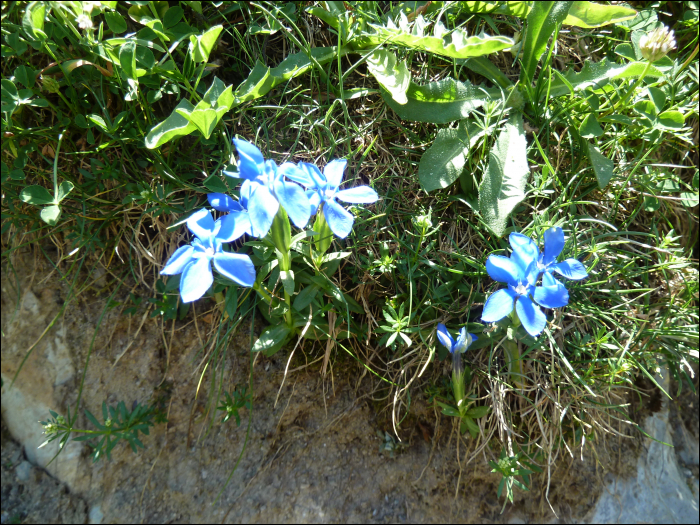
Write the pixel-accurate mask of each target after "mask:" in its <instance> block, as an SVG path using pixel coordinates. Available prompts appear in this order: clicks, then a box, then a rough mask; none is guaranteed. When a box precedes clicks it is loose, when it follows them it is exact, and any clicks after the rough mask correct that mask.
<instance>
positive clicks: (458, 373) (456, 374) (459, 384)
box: [452, 352, 466, 416]
mask: <svg viewBox="0 0 700 525" xmlns="http://www.w3.org/2000/svg"><path fill="white" fill-rule="evenodd" d="M452 391H453V392H454V394H455V402H456V403H457V410H459V413H460V414H461V415H462V416H464V413H465V412H466V404H465V403H464V365H463V364H462V354H461V353H459V352H454V353H453V354H452Z"/></svg>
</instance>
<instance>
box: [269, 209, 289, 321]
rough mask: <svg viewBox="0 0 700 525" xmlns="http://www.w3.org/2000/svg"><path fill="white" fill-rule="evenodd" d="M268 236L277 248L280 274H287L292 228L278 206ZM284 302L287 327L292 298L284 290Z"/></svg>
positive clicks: (284, 212) (285, 213)
mask: <svg viewBox="0 0 700 525" xmlns="http://www.w3.org/2000/svg"><path fill="white" fill-rule="evenodd" d="M270 236H271V237H272V242H273V243H274V245H275V248H277V261H278V263H279V268H280V272H288V271H290V270H291V269H292V256H291V253H290V251H289V249H290V247H291V245H292V227H291V225H290V224H289V217H287V212H286V211H284V208H282V207H281V206H280V208H279V210H278V211H277V215H275V218H274V220H273V221H272V227H271V228H270ZM284 302H285V303H287V311H286V313H285V320H286V321H287V325H288V326H289V327H291V326H292V297H291V295H289V294H288V293H287V290H286V289H285V290H284Z"/></svg>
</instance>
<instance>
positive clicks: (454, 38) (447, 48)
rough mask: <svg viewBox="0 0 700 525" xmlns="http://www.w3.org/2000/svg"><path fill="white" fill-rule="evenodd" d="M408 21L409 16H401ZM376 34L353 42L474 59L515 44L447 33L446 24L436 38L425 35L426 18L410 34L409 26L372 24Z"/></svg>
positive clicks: (438, 29) (483, 36)
mask: <svg viewBox="0 0 700 525" xmlns="http://www.w3.org/2000/svg"><path fill="white" fill-rule="evenodd" d="M401 16H402V17H403V18H404V19H405V17H406V15H405V14H404V13H403V12H401ZM368 25H369V26H370V27H371V28H372V29H373V30H374V33H372V34H365V35H363V36H361V37H359V38H357V39H355V40H354V41H353V43H355V44H357V45H358V46H359V47H370V46H377V45H386V44H397V45H400V46H404V47H408V48H410V49H416V50H419V51H427V52H429V53H435V54H436V55H442V56H446V57H450V58H471V57H478V56H482V55H488V54H490V53H496V52H497V51H501V50H503V49H507V48H509V47H511V46H512V45H513V44H514V43H515V42H513V40H512V39H510V38H508V37H505V36H500V35H499V36H489V35H486V34H484V33H482V34H480V35H474V36H467V34H466V33H465V32H464V31H463V30H461V29H455V30H454V31H451V32H449V33H447V32H446V30H445V27H444V26H443V25H442V23H437V24H435V29H434V33H433V35H424V34H423V28H424V27H425V26H426V25H427V24H426V22H425V20H424V19H423V17H422V16H418V17H417V18H416V21H415V23H414V25H413V29H412V30H410V29H409V27H408V24H407V23H406V22H403V21H402V22H400V23H399V26H398V27H397V26H396V24H394V23H393V22H392V21H391V20H389V22H388V23H387V25H386V26H378V25H374V24H368Z"/></svg>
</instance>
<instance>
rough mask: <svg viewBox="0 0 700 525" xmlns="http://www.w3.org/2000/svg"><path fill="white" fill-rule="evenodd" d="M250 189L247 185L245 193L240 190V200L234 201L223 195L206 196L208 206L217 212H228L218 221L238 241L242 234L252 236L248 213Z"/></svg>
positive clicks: (251, 225)
mask: <svg viewBox="0 0 700 525" xmlns="http://www.w3.org/2000/svg"><path fill="white" fill-rule="evenodd" d="M250 189H251V187H250V186H249V185H248V186H246V188H245V190H246V191H245V192H244V191H243V189H241V200H239V201H235V200H233V199H232V198H231V197H229V196H228V195H226V194H225V193H210V194H208V195H207V200H208V201H209V205H210V206H211V207H212V208H214V209H215V210H217V211H223V212H228V215H224V216H223V217H221V218H220V219H219V220H220V221H221V222H222V224H223V227H224V228H228V229H232V230H233V232H234V233H233V238H234V239H238V238H239V237H241V236H242V235H243V234H244V233H247V234H248V235H253V223H252V222H251V221H250V214H249V213H248V198H249V194H250Z"/></svg>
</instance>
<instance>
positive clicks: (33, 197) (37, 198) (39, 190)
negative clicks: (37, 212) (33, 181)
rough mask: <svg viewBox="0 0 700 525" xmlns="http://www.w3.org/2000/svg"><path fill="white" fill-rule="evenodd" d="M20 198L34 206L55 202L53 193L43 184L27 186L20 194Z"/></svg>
mask: <svg viewBox="0 0 700 525" xmlns="http://www.w3.org/2000/svg"><path fill="white" fill-rule="evenodd" d="M19 198H20V199H21V200H22V201H24V202H26V203H27V204H31V205H33V206H43V205H45V204H53V203H54V198H53V195H51V194H50V193H49V190H47V189H46V188H44V187H43V186H37V185H34V186H27V187H26V188H24V189H23V190H22V192H21V193H20V194H19Z"/></svg>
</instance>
